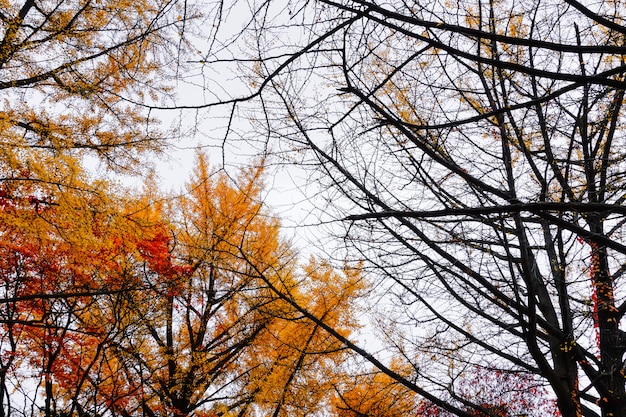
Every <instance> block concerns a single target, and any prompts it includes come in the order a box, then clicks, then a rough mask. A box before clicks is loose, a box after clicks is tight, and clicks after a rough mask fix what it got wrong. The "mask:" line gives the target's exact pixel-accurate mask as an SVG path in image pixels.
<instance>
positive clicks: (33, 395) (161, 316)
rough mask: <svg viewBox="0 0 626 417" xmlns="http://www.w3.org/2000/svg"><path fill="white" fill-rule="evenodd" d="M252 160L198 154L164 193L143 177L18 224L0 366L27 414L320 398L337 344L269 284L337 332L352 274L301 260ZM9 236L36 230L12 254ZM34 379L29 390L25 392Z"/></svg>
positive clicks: (197, 411) (179, 411)
mask: <svg viewBox="0 0 626 417" xmlns="http://www.w3.org/2000/svg"><path fill="white" fill-rule="evenodd" d="M261 172H262V169H261V168H257V169H248V170H244V171H243V172H242V173H241V175H240V176H239V178H238V179H237V180H236V181H230V180H228V178H227V177H226V176H225V175H218V174H212V173H211V172H210V171H209V169H208V166H207V163H206V158H205V157H204V156H203V155H200V156H199V160H198V166H197V169H196V173H195V175H194V177H193V178H192V180H191V181H190V183H189V184H188V188H187V191H186V193H185V194H183V195H182V196H178V197H169V198H164V197H163V195H162V193H161V192H160V191H159V190H156V189H155V188H154V184H149V185H147V186H146V190H145V192H144V194H143V195H141V196H138V197H137V196H135V197H130V196H128V195H126V194H121V196H122V198H121V200H120V201H119V202H118V203H119V204H115V201H116V200H112V199H111V200H106V201H102V202H101V203H102V205H101V206H96V205H89V206H87V207H77V206H76V205H75V204H74V205H69V206H66V205H64V204H60V203H59V204H56V205H54V206H51V207H52V208H51V209H50V212H46V213H41V212H40V213H39V216H35V219H36V220H38V223H40V224H41V227H33V225H32V224H30V225H26V226H22V228H19V229H17V230H16V231H15V233H14V239H13V242H14V244H13V245H10V246H9V247H7V248H5V249H6V250H5V252H4V254H5V255H7V256H6V259H7V260H8V261H7V264H6V265H2V267H3V272H4V276H6V277H12V278H13V279H12V280H11V281H10V280H8V279H7V280H6V284H7V288H11V287H10V285H13V286H15V287H16V289H15V290H14V292H13V294H11V295H7V298H6V299H5V300H4V302H5V303H6V304H5V305H6V306H9V305H11V306H12V307H13V308H12V309H10V310H9V309H8V308H7V319H6V321H4V322H3V324H6V327H5V331H6V333H5V334H6V338H7V340H8V341H7V343H6V344H5V345H9V342H10V343H11V346H10V348H11V349H12V352H13V353H14V355H13V356H10V358H11V359H12V360H13V361H15V362H16V361H21V364H17V363H15V364H14V363H9V362H7V365H8V366H7V367H6V374H7V376H8V377H9V378H10V383H7V384H6V385H5V386H4V387H3V388H5V387H6V388H8V389H10V388H11V384H12V385H13V386H24V387H25V388H23V390H24V395H25V396H26V397H27V402H28V401H29V402H30V405H31V407H32V408H33V411H31V413H33V414H34V413H36V412H35V411H34V410H35V409H37V408H39V409H41V413H42V414H43V415H45V416H58V415H68V416H71V415H77V416H80V417H82V416H95V415H103V416H131V415H137V414H141V415H146V416H173V417H178V416H191V415H198V416H216V415H227V416H228V415H255V413H260V412H264V413H267V414H268V415H273V416H276V417H278V416H284V415H309V414H311V413H316V412H319V411H320V410H323V409H325V407H327V405H328V400H329V392H330V390H329V389H328V387H329V386H331V384H333V383H334V381H335V379H336V378H339V376H340V375H341V372H342V367H341V365H340V363H341V361H342V360H343V359H344V356H345V352H346V351H345V349H344V348H343V345H342V344H341V343H340V342H338V341H337V340H336V339H335V338H333V337H331V336H330V335H329V334H328V333H327V332H325V331H324V330H323V329H321V328H320V327H319V326H317V325H316V324H315V323H313V322H311V321H310V320H308V319H307V318H306V317H303V316H302V315H301V314H299V313H298V312H297V311H296V310H294V309H293V308H292V307H291V306H290V305H289V304H288V303H286V302H284V301H283V300H281V299H280V298H279V297H277V296H276V295H275V293H274V292H273V291H271V290H270V289H269V288H268V282H269V283H271V285H273V286H276V287H278V288H280V289H282V290H283V291H286V292H288V293H289V294H291V296H292V297H294V298H295V299H297V300H299V302H300V303H302V305H305V306H307V308H308V309H310V310H311V311H314V312H315V313H316V314H319V315H320V316H322V317H324V318H325V320H326V322H328V323H331V324H332V325H333V326H336V327H337V328H341V331H342V334H344V335H346V336H347V335H349V334H350V332H351V331H352V330H353V329H354V328H355V327H356V322H355V320H354V318H353V313H352V311H351V310H350V306H351V303H352V302H353V300H354V299H355V298H356V297H358V296H359V295H360V294H361V293H362V291H363V289H364V281H363V277H362V276H361V274H360V272H359V270H358V268H348V267H346V268H345V270H343V271H336V270H335V269H334V268H332V267H331V266H330V265H329V264H327V263H324V262H320V261H316V260H311V261H310V263H309V264H308V265H307V266H306V267H303V268H300V267H299V266H298V262H297V257H296V256H295V254H294V253H293V252H292V250H291V249H290V247H289V245H288V244H287V242H285V241H284V240H283V239H281V238H280V236H279V224H278V222H277V221H276V219H274V218H273V217H272V216H271V215H270V214H269V212H268V211H267V210H266V209H265V208H264V206H263V204H262V201H261V198H260V194H261V192H262V182H261ZM104 185H105V184H101V186H100V188H101V193H102V194H103V195H106V189H105V188H104ZM86 194H87V195H91V194H90V193H89V192H86ZM26 210H29V211H30V212H33V211H34V209H33V208H32V207H31V205H29V206H28V207H27V208H26ZM64 210H67V211H68V213H69V215H70V216H73V217H72V219H71V222H76V224H77V225H79V226H78V227H76V226H75V227H73V228H71V234H70V237H71V239H70V240H69V241H65V240H64V239H63V237H62V236H59V234H58V231H57V229H56V227H57V225H60V224H63V223H62V220H64V219H65V217H64V216H65V211H64ZM44 216H45V219H44ZM81 216H82V217H81ZM71 222H70V223H69V224H68V227H67V229H70V226H69V225H70V224H72V223H71ZM79 229H80V230H79ZM81 230H82V234H81V235H80V236H79V233H78V232H79V231H81ZM35 233H38V234H37V235H36V236H37V239H33V235H34V234H35ZM22 241H32V242H33V244H32V245H30V246H29V248H31V252H26V251H24V250H21V251H20V250H19V248H21V246H22V245H21V244H22ZM16 246H17V247H16ZM3 249H4V248H3ZM15 258H20V259H21V260H22V262H21V263H20V272H14V270H12V269H11V268H12V267H13V265H14V263H15V262H14V261H13V260H14V259H15ZM19 277H26V278H25V279H19ZM266 280H268V281H266ZM22 287H24V288H22ZM11 303H13V304H11ZM2 347H4V346H2ZM8 350H9V347H7V349H6V352H8ZM28 375H30V377H29V376H28ZM33 379H34V383H35V384H41V387H42V388H41V389H42V392H41V395H40V394H39V389H38V388H36V389H33V388H32V386H31V388H30V391H28V385H29V384H27V381H29V380H30V381H32V380H33ZM8 389H7V391H8ZM33 391H34V392H33ZM39 397H41V398H39ZM7 401H8V399H7ZM3 411H4V410H3ZM12 412H13V413H15V412H16V410H15V409H14V408H11V406H10V404H7V406H6V414H7V415H9V414H11V413H12Z"/></svg>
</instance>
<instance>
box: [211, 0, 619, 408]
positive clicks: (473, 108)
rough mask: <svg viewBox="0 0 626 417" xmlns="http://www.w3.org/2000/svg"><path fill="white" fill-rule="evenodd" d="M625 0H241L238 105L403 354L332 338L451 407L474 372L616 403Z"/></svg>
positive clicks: (587, 403) (466, 403) (561, 404)
mask: <svg viewBox="0 0 626 417" xmlns="http://www.w3.org/2000/svg"><path fill="white" fill-rule="evenodd" d="M270 3H271V2H270ZM624 6H625V5H624V4H623V3H622V2H621V1H606V2H605V1H599V2H593V4H589V5H583V4H581V3H579V2H577V1H575V0H561V1H556V0H550V1H538V0H535V1H522V2H517V1H507V0H503V1H496V0H491V1H474V0H468V1H461V2H416V3H408V2H401V1H390V2H386V3H384V4H383V3H379V2H374V1H366V0H361V1H359V0H354V1H352V0H345V1H331V0H318V1H307V2H290V3H289V4H288V5H285V4H281V5H279V6H277V5H276V4H275V3H274V4H269V3H265V2H263V3H262V4H261V5H259V6H258V8H257V9H255V14H254V17H253V21H252V22H251V23H250V25H249V28H250V30H251V31H252V32H253V34H254V40H255V42H256V47H257V56H256V58H253V59H250V60H249V61H245V62H244V61H241V62H240V63H241V65H242V67H245V66H246V65H247V64H248V63H249V62H252V63H253V65H251V66H250V67H249V70H250V74H249V76H250V77H251V79H256V81H257V83H256V84H254V86H255V88H256V89H255V90H253V91H252V92H251V93H250V95H249V97H246V99H258V101H257V103H259V105H255V106H256V107H255V108H256V109H257V110H258V111H259V113H258V116H259V117H261V119H262V120H263V122H264V123H265V127H266V128H267V132H268V140H271V139H272V138H274V139H278V140H277V141H276V142H274V143H273V144H272V145H271V148H272V149H273V150H274V151H276V152H280V153H283V154H285V155H287V156H288V157H289V158H292V160H295V161H296V162H297V163H300V164H311V166H312V169H313V170H314V171H313V172H314V174H312V178H314V179H316V180H319V184H320V187H321V189H322V190H324V191H323V195H325V196H326V198H327V200H326V202H327V203H326V204H325V205H323V207H322V210H321V212H323V214H322V216H324V217H323V218H324V220H336V221H339V222H341V224H342V225H343V226H345V231H344V232H342V237H343V242H345V244H346V247H347V249H348V250H350V251H351V253H352V254H353V255H354V256H355V257H356V258H359V259H364V260H366V262H367V263H368V265H370V266H371V267H372V270H373V271H375V272H376V274H377V275H376V276H377V277H378V280H379V282H378V287H377V288H378V289H379V294H378V295H379V296H380V298H379V301H380V303H379V305H380V308H381V309H383V308H384V309H385V310H384V311H385V319H386V320H383V319H381V331H382V334H383V335H384V338H383V339H381V343H384V344H385V352H386V353H385V354H386V355H389V354H391V355H392V356H394V357H395V358H396V360H401V361H402V362H403V363H404V366H401V367H395V368H393V369H392V368H391V367H389V366H388V365H386V364H385V362H384V361H383V360H382V359H380V358H378V357H376V356H375V355H373V354H371V352H368V351H366V350H364V349H363V348H361V347H359V346H358V345H356V344H353V343H352V342H350V341H349V340H347V339H343V341H344V342H345V343H346V344H347V345H349V346H350V347H351V348H352V349H353V350H354V351H355V352H357V353H359V354H361V355H362V356H363V357H364V358H366V359H368V360H369V361H370V362H372V363H374V364H375V365H376V366H377V367H378V368H379V369H381V370H382V371H383V372H385V373H386V374H387V375H389V376H392V377H393V378H394V379H396V380H397V381H400V382H402V383H403V384H404V385H405V386H406V387H408V388H410V389H411V390H413V391H414V392H416V393H418V394H420V395H421V396H423V397H424V398H426V399H427V400H428V401H431V402H433V403H434V404H436V405H437V406H439V407H443V408H445V409H446V410H448V411H451V412H453V413H456V414H457V415H466V416H467V415H472V414H471V411H467V410H472V409H474V410H478V411H479V412H484V413H488V412H489V410H488V409H485V407H481V405H480V404H477V403H474V402H473V401H472V398H470V397H467V396H464V395H463V393H462V392H461V391H460V390H459V387H458V383H457V381H458V378H459V376H460V375H462V374H463V372H464V370H465V369H466V368H467V367H468V366H469V367H476V366H478V367H481V368H483V369H493V370H494V371H498V372H500V371H506V372H518V373H522V374H530V375H535V376H536V378H538V379H537V380H538V381H540V382H541V383H543V384H545V385H546V386H549V387H550V388H551V390H552V392H553V393H554V395H555V397H556V399H557V403H558V408H559V409H560V412H561V413H562V414H563V415H564V416H598V415H602V416H606V417H608V416H614V417H617V416H622V417H624V416H626V393H625V382H626V378H625V369H624V353H625V351H626V333H624V330H623V325H624V324H623V323H624V314H625V313H626V289H625V287H624V283H623V280H624V277H623V275H624V272H625V271H626V263H625V261H626V259H625V255H626V246H625V245H624V244H623V242H622V238H623V237H622V234H623V230H624V214H626V210H625V209H624V207H623V204H624V200H625V199H626V195H625V187H626V179H625V175H626V171H625V168H626V165H625V163H624V161H623V160H624V157H625V156H626V155H625V153H626V147H625V146H624V140H623V134H624V117H623V111H622V107H623V103H624V87H626V83H625V82H624V71H625V70H626V62H625V61H624V54H625V53H626V46H624V35H625V34H626V26H624V25H623V20H622V19H623V14H624V11H625V10H626V9H625V8H624ZM208 61H209V60H207V62H208ZM255 77H256V78H255ZM231 102H232V103H236V102H237V100H233V101H231ZM257 134H258V132H257ZM315 202H316V204H318V206H319V205H320V202H319V201H315ZM286 298H287V297H286ZM311 316H312V315H311ZM320 325H323V321H320ZM325 328H326V330H328V331H331V332H332V329H331V328H329V327H328V326H326V327H325ZM335 335H336V337H338V338H341V335H340V334H339V333H337V332H335Z"/></svg>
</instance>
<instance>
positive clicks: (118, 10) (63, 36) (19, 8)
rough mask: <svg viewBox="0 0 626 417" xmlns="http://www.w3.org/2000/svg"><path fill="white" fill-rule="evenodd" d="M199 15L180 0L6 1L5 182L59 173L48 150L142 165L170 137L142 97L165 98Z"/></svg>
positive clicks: (2, 15)
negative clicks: (142, 158)
mask: <svg viewBox="0 0 626 417" xmlns="http://www.w3.org/2000/svg"><path fill="white" fill-rule="evenodd" d="M20 3H21V4H20ZM198 17H199V15H198V14H197V13H196V12H195V11H193V10H192V9H191V7H190V6H188V5H187V3H186V2H179V1H161V0H146V1H132V2H109V1H104V2H100V1H98V2H97V1H91V0H69V1H65V0H59V1H49V0H42V1H40V0H25V1H24V2H4V3H3V4H2V5H0V21H1V22H2V27H3V31H2V35H1V38H0V74H1V79H2V82H1V83H0V90H2V91H3V94H4V97H5V100H4V101H3V103H2V105H1V107H0V129H1V131H2V142H3V146H2V151H1V153H0V164H1V165H0V168H1V169H2V182H3V183H7V182H10V183H13V182H20V181H26V180H31V181H44V182H45V181H54V180H55V179H54V178H53V175H52V176H51V175H50V174H51V172H52V171H53V170H54V168H53V167H50V166H46V165H44V166H42V165H41V160H42V159H46V158H49V157H50V156H55V157H56V158H57V162H56V164H58V165H63V164H69V165H71V164H73V163H76V162H73V161H74V159H73V158H76V159H78V161H79V162H80V161H81V158H82V156H84V155H92V156H97V157H99V158H100V159H101V160H102V161H104V162H105V163H107V165H108V166H109V167H110V168H114V169H116V170H128V169H131V168H133V167H135V168H137V163H138V160H137V159H136V158H137V156H138V155H139V153H140V152H141V151H145V150H149V149H151V150H158V149H159V147H160V146H162V145H163V143H164V141H163V139H164V134H163V132H159V131H158V130H156V129H155V127H154V126H153V125H154V123H153V122H154V120H151V119H150V117H149V116H148V114H147V112H145V111H144V108H142V107H141V106H139V105H137V104H142V103H146V102H149V101H151V100H161V99H163V98H165V97H167V96H166V94H168V87H169V86H168V78H169V76H170V75H171V73H169V68H171V69H172V70H175V68H176V59H177V57H179V56H181V54H182V53H184V45H185V42H184V39H185V36H186V32H185V30H186V28H187V25H188V24H189V23H190V21H192V20H193V19H195V18H198ZM56 180H59V179H58V178H56Z"/></svg>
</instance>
